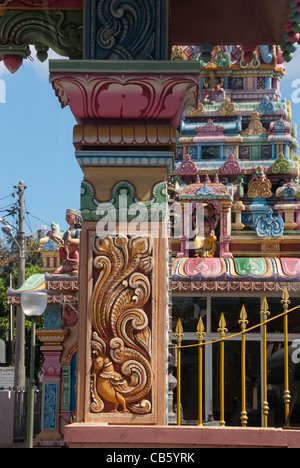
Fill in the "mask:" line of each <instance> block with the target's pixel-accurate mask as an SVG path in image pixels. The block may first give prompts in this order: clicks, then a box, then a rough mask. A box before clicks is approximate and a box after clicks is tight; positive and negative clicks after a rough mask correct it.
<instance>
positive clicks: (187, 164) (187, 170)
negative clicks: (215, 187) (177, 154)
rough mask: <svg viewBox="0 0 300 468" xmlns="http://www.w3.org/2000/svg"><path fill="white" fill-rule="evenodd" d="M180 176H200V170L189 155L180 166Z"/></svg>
mask: <svg viewBox="0 0 300 468" xmlns="http://www.w3.org/2000/svg"><path fill="white" fill-rule="evenodd" d="M178 174H180V175H181V176H187V175H197V174H198V168H197V166H196V164H195V163H194V162H193V161H192V159H191V156H190V155H189V154H187V155H186V158H185V160H184V161H183V162H182V163H181V164H180V167H179V169H178Z"/></svg>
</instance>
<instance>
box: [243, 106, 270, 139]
mask: <svg viewBox="0 0 300 468" xmlns="http://www.w3.org/2000/svg"><path fill="white" fill-rule="evenodd" d="M261 115H262V114H261V113H260V112H257V111H254V112H253V113H252V114H251V122H250V124H249V127H248V128H247V130H245V131H244V132H242V135H245V136H251V135H263V134H265V133H267V130H266V129H265V128H264V127H263V125H262V123H261V121H260V118H261Z"/></svg>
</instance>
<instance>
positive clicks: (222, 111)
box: [219, 97, 237, 116]
mask: <svg viewBox="0 0 300 468" xmlns="http://www.w3.org/2000/svg"><path fill="white" fill-rule="evenodd" d="M219 115H222V116H226V115H229V116H230V115H237V110H236V107H235V105H234V103H233V102H232V101H231V99H230V98H229V97H227V98H226V99H225V102H223V103H222V104H221V106H220V108H219Z"/></svg>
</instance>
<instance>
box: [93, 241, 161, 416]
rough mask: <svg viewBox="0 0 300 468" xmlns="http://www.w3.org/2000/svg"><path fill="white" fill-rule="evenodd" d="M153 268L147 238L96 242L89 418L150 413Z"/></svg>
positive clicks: (149, 244) (149, 242)
mask: <svg viewBox="0 0 300 468" xmlns="http://www.w3.org/2000/svg"><path fill="white" fill-rule="evenodd" d="M152 268H153V257H152V240H151V238H149V237H139V238H127V237H125V236H120V237H117V238H114V239H113V238H111V237H107V238H105V239H102V240H101V239H99V238H96V240H95V242H94V276H95V275H97V274H98V278H97V279H96V282H95V286H94V291H93V296H92V324H93V342H92V348H93V349H92V376H91V377H92V380H91V397H92V399H91V406H90V409H91V411H92V412H93V413H108V412H119V411H120V410H121V411H122V413H134V414H148V413H150V412H151V408H152V402H151V388H152V379H153V377H152V367H151V347H152V340H151V317H150V314H149V313H147V311H148V312H149V304H148V303H149V302H150V301H149V299H150V297H151V283H150V279H149V276H150V274H151V272H152Z"/></svg>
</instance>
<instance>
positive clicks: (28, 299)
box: [21, 292, 47, 448]
mask: <svg viewBox="0 0 300 468" xmlns="http://www.w3.org/2000/svg"><path fill="white" fill-rule="evenodd" d="M21 306H22V309H23V312H24V314H25V315H26V316H27V317H28V318H30V319H31V321H32V325H31V351H30V381H29V391H28V415H27V448H33V423H34V387H35V380H34V368H35V346H36V337H35V333H36V320H37V318H38V317H41V316H42V315H43V313H44V312H45V310H46V307H47V294H46V293H43V292H26V293H22V294H21Z"/></svg>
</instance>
